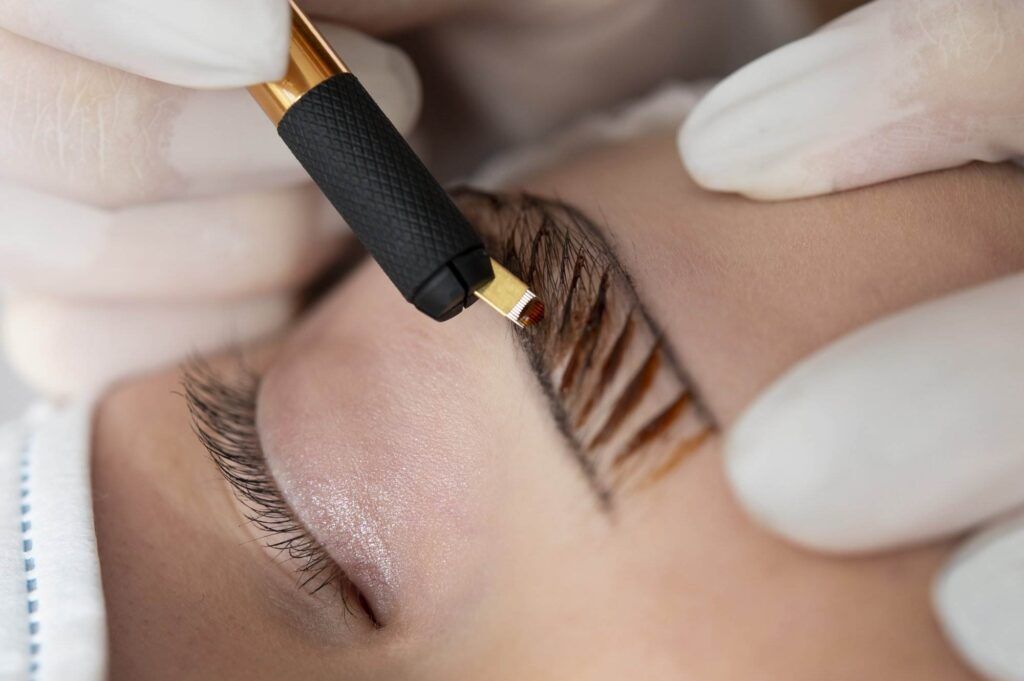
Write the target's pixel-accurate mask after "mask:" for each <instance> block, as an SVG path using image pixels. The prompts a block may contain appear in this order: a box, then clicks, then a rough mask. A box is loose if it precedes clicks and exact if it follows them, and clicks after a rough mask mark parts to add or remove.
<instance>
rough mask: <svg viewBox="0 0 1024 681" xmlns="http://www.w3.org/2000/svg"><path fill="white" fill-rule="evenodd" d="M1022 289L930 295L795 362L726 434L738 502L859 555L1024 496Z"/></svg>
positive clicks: (795, 538)
mask: <svg viewBox="0 0 1024 681" xmlns="http://www.w3.org/2000/svg"><path fill="white" fill-rule="evenodd" d="M1022 292H1024V276H1021V275H1016V276H1011V277H1007V278H1005V279H1003V280H999V281H996V282H993V283H990V284H986V285H983V286H978V287H975V288H973V289H969V290H966V291H963V292H960V293H957V294H954V295H952V296H948V297H946V298H944V299H939V300H935V301H931V302H928V303H924V304H922V305H919V306H917V307H915V308H911V309H909V310H906V311H904V312H901V313H898V314H895V315H892V316H889V317H887V318H884V319H880V320H878V321H876V322H874V323H872V324H869V325H868V326H865V327H863V328H861V329H859V330H857V331H855V332H853V333H851V334H849V335H847V336H846V337H844V338H841V339H839V340H838V341H836V342H834V343H832V344H831V345H829V346H826V347H824V348H822V349H820V350H818V351H817V352H816V353H814V354H813V355H811V356H810V357H807V358H806V359H804V360H803V361H801V362H800V363H799V364H797V365H795V366H794V367H792V368H791V369H789V370H788V371H787V372H786V373H785V374H783V375H782V376H781V377H779V378H778V379H777V380H776V382H775V383H774V384H772V385H771V386H769V387H768V388H767V389H766V390H765V391H764V392H762V394H761V395H760V396H759V397H758V398H757V399H756V400H755V401H754V403H753V404H752V405H751V406H750V407H748V409H747V411H746V412H745V413H744V414H742V415H741V416H740V418H739V420H738V421H737V422H736V424H735V425H734V426H733V427H732V428H731V430H730V431H729V432H728V433H727V435H726V439H725V445H724V448H725V470H726V474H727V477H728V480H729V482H730V484H731V486H732V488H733V490H734V491H735V495H736V497H737V499H738V501H739V502H740V504H741V505H742V506H744V507H745V508H746V509H747V510H748V511H749V512H750V513H751V515H752V516H754V518H755V519H757V520H758V521H760V522H761V523H762V524H764V525H765V526H766V527H768V528H769V529H771V530H773V531H774V532H776V533H778V534H779V535H781V536H783V537H785V538H787V539H789V540H790V541H792V542H795V543H797V544H800V545H803V546H807V547H810V548H813V549H818V550H826V551H847V552H857V551H869V550H880V549H888V548H892V547H897V546H902V545H906V544H911V543H915V542H921V541H926V540H931V539H935V538H938V537H942V536H948V535H950V534H954V533H957V532H961V531H963V530H964V529H966V528H968V527H971V526H973V525H975V524H976V523H978V522H980V521H981V520H983V519H985V518H988V517H991V516H992V515H994V514H997V513H1001V512H1005V511H1007V510H1008V509H1012V508H1014V507H1015V506H1017V505H1018V504H1021V503H1024V488H1022V487H1021V485H1020V483H1019V481H1020V479H1021V475H1024V459H1022V458H1021V457H1020V454H1019V452H1020V442H1021V438H1022V437H1024V421H1022V420H1021V418H1020V414H1019V406H1018V405H1019V404H1021V402H1022V400H1024V387H1022V385H1021V382H1020V381H1019V378H1018V377H1019V376H1020V372H1021V371H1024V359H1022V355H1021V353H1020V347H1021V343H1024V315H1020V314H1016V313H1015V312H1014V311H1015V310H1017V309H1018V308H1019V304H1018V303H1019V300H1020V296H1021V294H1022ZM936 367H941V371H937V370H936ZM950 386H956V387H955V389H951V388H950Z"/></svg>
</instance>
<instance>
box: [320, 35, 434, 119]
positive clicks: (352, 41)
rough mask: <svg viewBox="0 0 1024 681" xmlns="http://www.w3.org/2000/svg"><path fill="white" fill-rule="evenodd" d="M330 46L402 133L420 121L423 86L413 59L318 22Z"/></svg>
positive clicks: (384, 44) (362, 37)
mask: <svg viewBox="0 0 1024 681" xmlns="http://www.w3.org/2000/svg"><path fill="white" fill-rule="evenodd" d="M318 28H319V29H320V31H321V32H322V33H323V34H324V37H325V38H327V40H328V42H330V43H331V46H332V47H333V48H334V49H335V51H337V52H338V54H339V55H341V58H342V59H343V60H344V61H345V64H346V65H347V66H348V67H349V68H350V69H352V72H353V73H354V74H355V75H356V76H357V77H358V78H359V80H360V81H361V82H362V83H363V85H364V86H365V87H366V90H367V91H368V92H369V93H370V95H371V96H372V97H373V98H374V101H376V102H377V104H378V105H380V108H381V109H382V110H383V111H384V113H385V114H387V116H388V118H389V119H390V120H391V122H392V123H393V124H394V126H395V127H396V128H398V130H399V131H400V132H402V133H403V134H405V133H408V132H410V131H412V129H413V128H414V127H415V126H416V123H417V121H418V120H419V115H420V108H421V105H422V89H421V85H420V77H419V73H418V72H417V71H416V66H415V65H414V64H413V62H412V59H411V58H410V57H409V55H407V54H406V53H405V52H403V51H402V50H401V49H399V48H398V47H395V46H394V45H390V44H388V43H385V42H383V41H380V40H377V39H376V38H373V37H371V36H368V35H366V34H365V33H360V32H358V31H354V30H352V29H350V28H346V27H343V26H339V25H337V24H331V23H323V24H318Z"/></svg>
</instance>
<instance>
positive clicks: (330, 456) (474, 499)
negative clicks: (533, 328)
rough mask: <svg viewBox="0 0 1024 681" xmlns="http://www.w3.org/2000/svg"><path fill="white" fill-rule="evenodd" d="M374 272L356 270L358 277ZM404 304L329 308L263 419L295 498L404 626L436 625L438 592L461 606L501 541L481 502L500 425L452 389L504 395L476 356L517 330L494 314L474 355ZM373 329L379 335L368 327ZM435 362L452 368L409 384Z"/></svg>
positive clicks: (271, 458)
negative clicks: (438, 334)
mask: <svg viewBox="0 0 1024 681" xmlns="http://www.w3.org/2000/svg"><path fill="white" fill-rule="evenodd" d="M372 273H373V270H372V269H363V270H361V271H359V272H357V273H356V274H355V275H354V281H353V283H352V284H351V285H353V286H359V285H360V284H361V280H363V279H366V280H367V281H369V278H372ZM368 285H369V284H368ZM373 285H374V286H375V285H376V284H373ZM402 305H405V303H404V301H402V300H401V298H400V297H398V296H395V297H394V308H392V307H391V306H390V305H385V306H383V308H380V307H378V308H376V309H374V310H365V309H363V308H362V307H361V306H360V304H359V296H354V297H345V298H340V299H338V300H332V301H331V303H330V304H329V305H328V306H326V307H324V308H321V309H319V310H317V311H316V312H315V313H314V316H313V318H311V319H310V320H309V323H308V324H307V325H305V326H304V327H303V329H302V331H301V332H300V333H299V334H297V335H296V337H295V338H293V339H292V340H291V341H290V342H289V343H287V344H286V346H285V347H284V349H283V351H282V355H281V357H280V359H279V360H278V361H276V362H275V363H274V366H273V367H272V368H271V369H270V370H268V371H267V373H266V374H265V375H264V376H263V379H262V382H261V386H260V393H259V399H258V413H257V429H258V432H259V436H260V441H261V446H262V449H263V452H264V455H265V457H266V461H267V465H268V468H269V470H270V472H271V475H272V476H273V478H274V480H275V482H276V483H277V485H278V487H279V488H280V489H281V491H282V493H283V496H284V498H285V500H286V502H287V503H288V505H289V506H290V507H291V508H292V510H293V511H294V513H295V515H296V517H297V518H298V519H299V521H300V522H301V523H302V524H303V525H304V526H305V527H306V529H307V530H308V531H309V532H310V534H311V535H312V536H313V537H314V538H315V539H316V540H317V541H318V542H319V543H320V544H321V545H322V546H323V547H324V549H325V550H326V551H327V553H328V555H330V557H331V558H332V559H333V560H334V561H335V562H336V563H337V564H338V567H339V568H341V570H342V571H343V572H344V573H345V574H346V576H347V577H348V578H349V579H350V580H351V582H352V583H353V584H354V585H355V586H356V587H357V588H358V589H359V590H360V591H361V592H362V593H363V595H364V596H365V597H366V598H367V600H368V601H369V602H370V604H371V607H372V608H373V610H374V613H375V615H377V616H378V617H379V618H380V620H381V621H382V623H383V625H384V626H385V627H392V628H393V627H394V626H395V622H396V620H398V621H399V622H402V621H407V620H408V619H410V618H416V617H420V616H422V617H425V618H429V619H431V620H433V619H435V618H436V611H437V608H436V602H437V600H439V599H444V600H446V601H451V600H455V601H459V600H460V599H461V598H463V597H464V595H465V594H466V593H468V592H472V591H473V589H474V588H476V586H475V585H476V584H478V583H479V582H478V580H475V579H474V575H476V574H479V575H483V574H484V573H485V572H486V561H484V560H483V558H482V557H481V558H480V559H478V560H474V559H473V558H474V556H475V555H480V556H482V555H483V552H484V551H485V550H486V547H487V546H488V545H489V544H488V542H487V541H481V540H480V538H481V537H482V536H486V529H485V528H486V527H487V525H486V521H487V517H486V515H487V514H485V513H483V512H482V511H481V510H480V509H482V508H486V507H487V504H486V501H485V500H486V499H487V498H488V497H489V496H491V495H492V494H493V489H494V485H495V483H494V481H493V479H490V478H486V479H485V478H483V477H482V476H484V475H485V472H487V471H488V468H487V467H486V466H481V465H480V463H479V460H478V459H479V457H480V456H481V453H482V452H488V451H492V449H493V447H494V437H495V433H494V430H493V428H490V429H489V428H487V427H485V425H484V422H485V418H486V414H481V415H476V414H474V413H467V412H465V411H464V410H452V409H451V401H452V398H451V396H452V395H458V396H460V400H461V399H463V398H465V397H466V396H467V395H468V396H470V397H471V398H472V399H475V400H476V401H477V402H478V403H481V404H483V403H485V402H486V401H487V399H488V396H489V395H494V394H497V391H498V388H497V386H495V385H494V384H493V381H494V379H493V378H489V377H488V372H487V371H486V366H487V365H486V363H485V362H484V361H482V360H483V356H481V357H480V358H475V357H470V358H469V359H467V354H466V353H467V352H470V353H475V352H480V353H484V350H483V348H486V347H488V346H493V344H494V342H501V341H502V335H503V334H504V333H505V332H506V329H504V327H503V326H502V325H501V324H492V323H490V322H492V321H494V320H492V319H490V317H489V316H487V315H485V317H487V322H485V323H478V324H476V325H473V329H474V330H475V327H476V326H485V327H487V328H488V329H490V330H491V331H492V332H493V334H494V336H495V341H490V342H483V341H478V342H474V339H473V338H472V336H470V337H469V338H467V348H469V349H468V350H466V349H463V350H456V349H454V348H451V347H449V348H445V347H443V346H442V345H441V344H439V343H436V342H433V341H434V338H433V337H432V336H431V335H430V334H425V333H422V332H421V331H420V329H422V326H423V321H422V319H420V316H419V314H418V313H416V312H415V311H406V310H404V309H402V308H401V307H400V306H402ZM478 321H479V322H483V320H478ZM498 321H500V320H498ZM396 325H397V327H396ZM364 326H370V327H372V328H375V329H376V330H378V334H377V335H375V336H370V335H368V334H365V333H361V332H359V331H358V330H359V329H361V328H362V327H364ZM470 333H472V331H471V332H470ZM504 342H505V343H507V342H508V341H507V339H506V340H504ZM502 355H503V356H504V355H508V356H509V358H510V359H511V355H512V353H511V352H507V351H506V352H504V353H502ZM424 364H427V365H430V366H434V365H437V366H440V367H445V366H447V367H450V370H447V371H445V372H439V374H438V376H437V378H436V379H435V380H433V381H431V382H429V383H428V384H425V385H424V386H422V387H421V388H420V389H418V390H417V391H407V390H401V389H400V388H399V386H401V385H403V379H404V378H405V377H407V376H409V375H410V374H416V373H417V372H420V373H422V371H424ZM477 393H479V394H477ZM481 547H483V548H481ZM471 549H472V550H471ZM456 554H457V555H458V556H459V559H458V560H452V556H453V555H456ZM467 558H468V560H467ZM453 592H458V593H453ZM460 594H462V595H460ZM399 604H400V605H401V608H399Z"/></svg>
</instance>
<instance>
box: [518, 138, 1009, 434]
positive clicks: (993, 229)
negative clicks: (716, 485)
mask: <svg viewBox="0 0 1024 681" xmlns="http://www.w3.org/2000/svg"><path fill="white" fill-rule="evenodd" d="M524 186H525V187H526V188H528V189H530V190H531V191H535V192H537V193H539V194H542V195H547V196H557V197H559V198H561V199H563V200H566V201H569V202H573V203H577V204H579V205H580V206H581V207H583V208H584V209H585V210H586V211H587V212H588V213H589V214H590V215H591V216H592V217H594V218H595V219H597V220H598V221H599V222H603V223H604V224H606V225H607V226H608V229H607V231H608V232H609V233H610V238H611V239H612V241H613V242H614V243H615V245H616V246H617V250H618V253H619V256H620V257H621V258H622V260H623V264H624V265H625V267H626V269H627V270H629V271H630V272H631V274H632V275H633V277H634V279H635V280H636V283H637V288H638V289H639V292H640V295H641V297H642V298H643V299H644V300H645V301H646V302H647V304H648V305H649V306H650V308H651V311H652V313H653V315H654V317H655V318H656V319H657V320H658V321H660V323H661V324H662V325H663V327H664V331H665V333H666V335H667V336H668V337H669V338H671V339H672V341H673V342H674V343H675V345H676V347H677V348H678V350H679V352H680V354H681V355H682V359H683V362H684V364H686V365H687V367H688V368H689V369H690V371H691V373H692V374H693V375H694V378H695V379H696V381H697V383H698V384H699V385H700V386H701V387H702V388H703V391H704V393H706V395H705V396H706V397H707V399H708V401H709V402H710V403H711V405H710V406H711V407H712V409H713V410H715V411H716V412H717V414H718V416H719V418H720V420H721V421H722V422H723V423H724V424H726V425H728V424H729V423H731V422H732V421H733V420H734V419H735V418H736V416H737V415H738V413H739V411H740V410H741V409H742V408H743V407H744V406H745V405H746V404H748V403H749V402H750V401H751V399H752V398H753V397H754V396H755V395H756V393H757V392H758V391H760V390H761V389H763V388H764V387H765V386H766V385H767V384H768V383H769V382H770V381H771V380H772V379H774V378H775V377H777V376H778V374H779V373H780V372H782V371H783V370H785V369H786V368H787V367H789V366H790V365H792V364H793V363H794V362H795V361H797V360H798V359H800V358H802V357H804V356H806V355H807V354H809V353H810V352H812V351H814V350H815V349H817V348H819V347H821V346H822V345H824V344H826V343H827V342H829V341H831V340H834V339H836V338H837V337H839V336H841V335H843V334H844V333H846V332H848V331H850V330H852V329H854V328H856V327H858V326H860V325H862V324H864V323H866V322H868V321H870V320H873V319H876V318H878V317H880V316H882V315H885V314H887V313H890V312H893V311H895V310H898V309H901V308H904V307H907V306H909V305H912V304H914V303H918V302H921V301H923V300H925V299H928V298H931V297H935V296H938V295H941V294H943V293H948V292H951V291H954V290H956V289H959V288H963V287H965V286H970V285H972V284H977V283H981V282H983V281H986V280H989V279H993V278H996V277H999V276H1002V275H1006V274H1010V273H1012V272H1015V271H1017V270H1019V269H1021V268H1022V267H1024V233H1022V232H1021V230H1020V225H1019V222H1018V221H1017V220H1018V218H1017V216H1019V215H1021V211H1022V210H1024V181H1022V178H1021V173H1020V171H1019V170H1017V169H1014V168H1011V167H1004V166H997V167H991V166H988V167H984V166H970V167H967V168H963V169H959V170H956V171H952V172H944V173H933V174H930V175H927V176H921V177H916V178H910V179H906V180H901V181H897V182H890V183H887V184H884V185H878V186H875V187H869V188H866V189H862V190H857V191H851V192H846V193H844V194H838V195H834V196H828V197H822V198H816V199H808V200H804V201H790V202H784V203H774V204H771V203H759V202H753V201H750V200H747V199H744V198H741V197H737V196H731V195H720V194H710V193H708V192H705V191H703V190H701V189H700V188H698V187H697V186H696V185H694V183H693V182H692V181H691V180H690V179H689V177H688V176H687V175H686V173H685V172H684V170H683V168H682V166H681V164H680V163H679V160H678V156H677V154H676V152H675V147H674V146H673V145H672V144H671V140H670V139H669V138H667V137H652V138H649V139H647V140H644V141H642V142H640V143H632V144H630V145H627V146H620V147H612V148H606V149H603V150H600V151H597V152H592V153H589V154H586V155H584V156H581V157H579V158H576V159H574V160H573V161H572V162H570V163H568V164H565V165H562V166H560V167H558V168H556V169H554V170H552V171H549V172H546V173H544V174H542V175H540V176H538V177H535V178H532V179H531V180H529V181H528V182H526V183H524Z"/></svg>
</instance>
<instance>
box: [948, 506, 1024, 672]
mask: <svg viewBox="0 0 1024 681" xmlns="http://www.w3.org/2000/svg"><path fill="white" fill-rule="evenodd" d="M932 597H933V601H934V604H935V610H936V613H937V614H938V617H939V621H940V622H941V624H942V628H943V630H944V631H945V633H946V635H947V637H948V638H949V640H950V642H951V643H952V644H953V646H954V647H955V648H956V649H957V651H958V652H959V653H960V655H961V656H962V657H963V659H964V660H966V661H967V662H968V663H969V664H970V665H971V666H972V667H973V668H974V669H975V670H977V671H978V672H979V673H981V674H982V675H983V676H985V677H986V678H988V679H992V680H993V681H1024V515H1018V516H1017V517H1015V518H1012V519H1009V520H1006V521H1004V522H1002V523H999V524H998V525H996V526H993V527H991V528H990V529H988V530H986V531H985V532H983V533H982V534H980V535H978V536H977V537H975V538H973V539H972V540H970V541H969V542H967V543H966V544H965V545H964V546H963V547H962V548H961V549H960V550H958V551H957V553H956V554H955V555H954V556H953V558H952V559H951V560H950V562H949V563H948V564H947V565H946V567H945V568H944V569H943V571H942V572H941V573H940V575H939V576H938V578H937V579H936V580H935V583H934V585H933V591H932Z"/></svg>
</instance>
